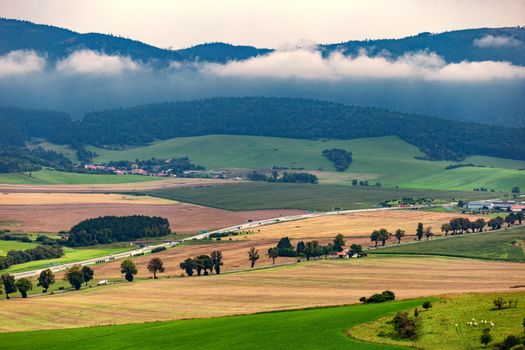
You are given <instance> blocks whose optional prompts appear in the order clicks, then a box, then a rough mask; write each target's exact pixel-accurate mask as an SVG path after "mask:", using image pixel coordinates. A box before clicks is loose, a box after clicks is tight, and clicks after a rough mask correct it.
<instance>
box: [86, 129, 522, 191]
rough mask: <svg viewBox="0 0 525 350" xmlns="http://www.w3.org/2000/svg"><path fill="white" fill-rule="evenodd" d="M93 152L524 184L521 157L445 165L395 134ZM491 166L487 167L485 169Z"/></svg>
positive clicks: (431, 181)
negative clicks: (345, 164)
mask: <svg viewBox="0 0 525 350" xmlns="http://www.w3.org/2000/svg"><path fill="white" fill-rule="evenodd" d="M327 148H343V149H345V150H347V151H350V152H352V154H353V159H354V161H353V162H352V164H351V165H350V168H349V169H348V170H347V171H346V172H344V173H335V172H334V170H335V168H334V166H333V164H332V163H331V162H330V161H329V160H327V159H326V158H325V157H323V156H322V155H321V152H322V151H323V150H324V149H327ZM91 150H93V151H95V152H97V154H99V156H98V157H97V158H95V161H96V162H107V161H109V160H135V159H136V158H139V159H149V158H151V157H157V158H171V157H180V156H188V157H189V158H190V159H191V161H192V162H194V163H196V164H199V165H203V166H205V167H206V168H208V169H218V168H250V169H263V168H266V169H268V168H271V167H272V166H279V167H288V168H300V167H303V168H305V169H309V170H324V171H326V172H327V173H326V174H323V175H322V176H321V180H322V181H325V182H327V183H338V184H350V183H351V180H352V179H353V178H358V179H362V178H365V179H369V180H372V181H374V182H375V181H379V182H381V183H382V184H383V185H384V186H388V187H395V186H399V187H404V188H420V189H424V188H432V189H455V190H472V189H473V188H475V187H486V188H488V189H495V190H496V191H505V192H509V191H510V189H511V188H512V187H513V186H519V187H521V188H525V173H524V172H523V171H520V170H518V169H522V168H525V161H517V160H510V159H501V158H493V157H484V156H475V157H469V158H467V159H465V160H464V161H462V162H461V163H473V164H476V165H484V166H487V168H474V167H464V168H458V169H453V170H445V167H446V166H447V165H450V164H454V162H449V161H424V160H418V159H415V158H414V157H415V156H423V154H422V153H421V152H420V151H419V150H418V149H417V147H415V146H413V145H411V144H409V143H406V142H404V141H403V140H401V139H400V138H398V137H396V136H387V137H374V138H363V139H356V140H319V141H318V140H298V139H286V138H276V137H258V136H226V135H212V136H200V137H184V138H177V139H170V140H165V141H159V142H156V143H153V144H152V145H150V146H146V147H139V148H132V149H128V150H123V151H110V150H104V149H100V148H91ZM488 167H493V168H488Z"/></svg>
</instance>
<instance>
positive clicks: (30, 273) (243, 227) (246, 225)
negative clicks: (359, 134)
mask: <svg viewBox="0 0 525 350" xmlns="http://www.w3.org/2000/svg"><path fill="white" fill-rule="evenodd" d="M411 208H416V209H417V208H419V207H411ZM399 209H407V208H398V207H395V208H371V209H354V210H340V211H329V212H312V213H307V214H300V215H290V216H281V217H277V218H271V219H265V220H258V221H252V222H247V223H244V224H239V225H236V226H230V227H225V228H222V229H219V230H215V231H209V232H205V233H200V234H198V235H195V236H190V237H186V238H184V239H181V240H176V241H173V242H168V243H165V242H164V243H161V244H156V245H148V246H145V247H143V248H139V249H134V250H130V251H127V252H123V253H118V254H111V255H106V256H103V257H98V258H93V259H88V260H82V261H75V262H72V263H67V264H61V265H56V266H50V267H45V268H41V269H36V270H31V271H25V272H19V273H14V274H13V276H14V277H15V278H22V277H26V278H29V277H35V276H38V275H39V274H40V272H41V271H42V270H45V269H47V268H49V269H51V271H53V272H59V271H63V270H66V269H68V268H70V267H72V266H74V265H81V266H84V265H93V264H97V263H100V262H108V261H111V260H116V259H125V258H129V257H133V256H135V255H142V254H147V253H150V252H151V250H152V249H154V248H158V247H166V248H172V247H175V246H177V245H179V244H181V243H182V242H185V241H191V240H200V239H205V238H208V237H209V236H210V235H211V234H213V233H222V232H229V231H238V230H250V229H254V228H257V227H260V226H267V225H273V224H277V223H280V222H288V221H296V220H304V219H309V218H315V217H320V216H330V215H341V214H349V213H360V212H367V211H384V210H399Z"/></svg>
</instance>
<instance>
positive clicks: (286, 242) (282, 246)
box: [277, 237, 296, 256]
mask: <svg viewBox="0 0 525 350" xmlns="http://www.w3.org/2000/svg"><path fill="white" fill-rule="evenodd" d="M277 251H278V252H279V256H295V255H296V252H295V251H294V249H293V246H292V242H290V238H288V237H283V238H281V239H280V240H279V242H278V243H277Z"/></svg>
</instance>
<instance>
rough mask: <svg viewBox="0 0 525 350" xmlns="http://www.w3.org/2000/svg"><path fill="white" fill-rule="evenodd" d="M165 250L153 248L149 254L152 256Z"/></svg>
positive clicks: (163, 248)
mask: <svg viewBox="0 0 525 350" xmlns="http://www.w3.org/2000/svg"><path fill="white" fill-rule="evenodd" d="M166 249H167V248H166V247H155V248H153V249H152V250H151V254H154V253H158V252H162V251H164V250H166Z"/></svg>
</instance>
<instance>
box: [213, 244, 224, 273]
mask: <svg viewBox="0 0 525 350" xmlns="http://www.w3.org/2000/svg"><path fill="white" fill-rule="evenodd" d="M210 257H211V262H212V264H213V269H214V270H215V273H216V274H217V275H220V274H221V266H222V265H223V262H222V252H221V251H219V250H214V251H213V252H211V254H210Z"/></svg>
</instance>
